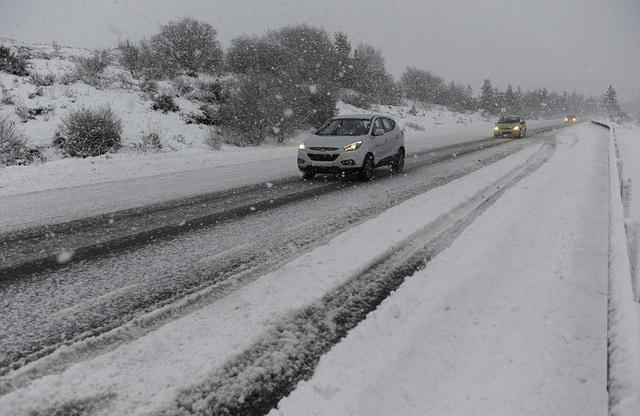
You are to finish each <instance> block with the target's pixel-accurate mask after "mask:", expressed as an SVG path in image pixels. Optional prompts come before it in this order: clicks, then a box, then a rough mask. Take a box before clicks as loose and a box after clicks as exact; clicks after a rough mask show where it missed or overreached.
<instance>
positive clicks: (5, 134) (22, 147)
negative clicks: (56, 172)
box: [0, 114, 35, 166]
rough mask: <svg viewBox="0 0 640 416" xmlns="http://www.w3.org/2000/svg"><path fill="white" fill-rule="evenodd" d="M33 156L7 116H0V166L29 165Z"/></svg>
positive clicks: (25, 141) (23, 138)
mask: <svg viewBox="0 0 640 416" xmlns="http://www.w3.org/2000/svg"><path fill="white" fill-rule="evenodd" d="M34 154H35V153H33V152H32V151H31V150H30V149H29V148H28V147H27V140H26V139H25V137H24V136H23V135H22V133H20V132H19V131H18V130H17V129H16V124H15V122H14V121H13V120H11V118H10V117H9V115H8V114H0V166H10V165H22V164H29V163H31V162H33V160H34Z"/></svg>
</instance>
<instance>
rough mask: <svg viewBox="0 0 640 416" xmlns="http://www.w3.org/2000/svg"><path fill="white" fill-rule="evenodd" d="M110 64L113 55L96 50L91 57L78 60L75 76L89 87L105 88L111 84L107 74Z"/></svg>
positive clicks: (103, 50) (102, 50)
mask: <svg viewBox="0 0 640 416" xmlns="http://www.w3.org/2000/svg"><path fill="white" fill-rule="evenodd" d="M110 62H111V55H110V53H109V51H108V50H106V49H100V50H95V51H94V52H93V55H92V56H90V57H80V58H78V61H77V62H76V66H75V69H74V71H73V74H74V76H75V78H76V79H78V80H82V81H84V83H85V84H87V85H91V86H93V87H96V88H99V87H105V86H107V85H109V84H110V83H111V80H109V79H108V77H107V76H106V74H105V70H106V69H107V67H108V66H109V63H110Z"/></svg>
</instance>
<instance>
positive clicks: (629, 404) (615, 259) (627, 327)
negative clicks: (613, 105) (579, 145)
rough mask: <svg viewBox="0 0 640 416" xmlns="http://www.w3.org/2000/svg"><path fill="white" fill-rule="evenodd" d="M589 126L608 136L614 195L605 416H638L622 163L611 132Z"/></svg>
mask: <svg viewBox="0 0 640 416" xmlns="http://www.w3.org/2000/svg"><path fill="white" fill-rule="evenodd" d="M591 123H593V124H594V125H597V126H599V127H602V128H605V129H606V130H608V132H609V134H608V136H609V181H610V182H609V187H610V190H611V192H612V194H611V195H612V196H613V195H614V194H613V193H615V195H616V196H613V197H610V198H609V294H608V299H609V302H608V304H609V306H608V324H607V332H608V333H607V339H608V351H607V361H608V368H607V390H608V391H609V415H611V416H634V415H635V416H637V415H640V332H639V330H638V328H639V326H638V312H637V307H636V305H637V303H636V302H635V301H636V300H637V298H636V296H635V290H634V289H635V288H634V284H633V279H632V275H631V263H630V257H629V249H628V243H627V235H626V229H625V221H624V208H623V203H622V181H621V178H622V176H621V175H622V171H621V169H622V163H621V159H620V154H619V152H618V148H617V146H616V143H615V137H614V133H615V130H614V128H613V127H612V126H609V125H608V124H605V123H602V122H599V121H595V120H592V121H591Z"/></svg>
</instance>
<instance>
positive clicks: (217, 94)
mask: <svg viewBox="0 0 640 416" xmlns="http://www.w3.org/2000/svg"><path fill="white" fill-rule="evenodd" d="M192 95H193V97H194V98H196V99H198V100H200V101H204V102H206V103H212V104H213V103H222V102H224V101H226V100H227V99H229V97H230V89H229V86H227V85H225V83H224V82H223V81H219V80H213V81H205V80H198V81H197V82H196V90H195V91H194V92H193V94H192Z"/></svg>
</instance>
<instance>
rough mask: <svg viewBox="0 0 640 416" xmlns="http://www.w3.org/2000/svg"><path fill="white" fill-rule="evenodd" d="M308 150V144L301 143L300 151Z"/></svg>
mask: <svg viewBox="0 0 640 416" xmlns="http://www.w3.org/2000/svg"><path fill="white" fill-rule="evenodd" d="M306 149H307V145H306V144H304V142H302V143H300V144H299V145H298V150H306Z"/></svg>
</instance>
